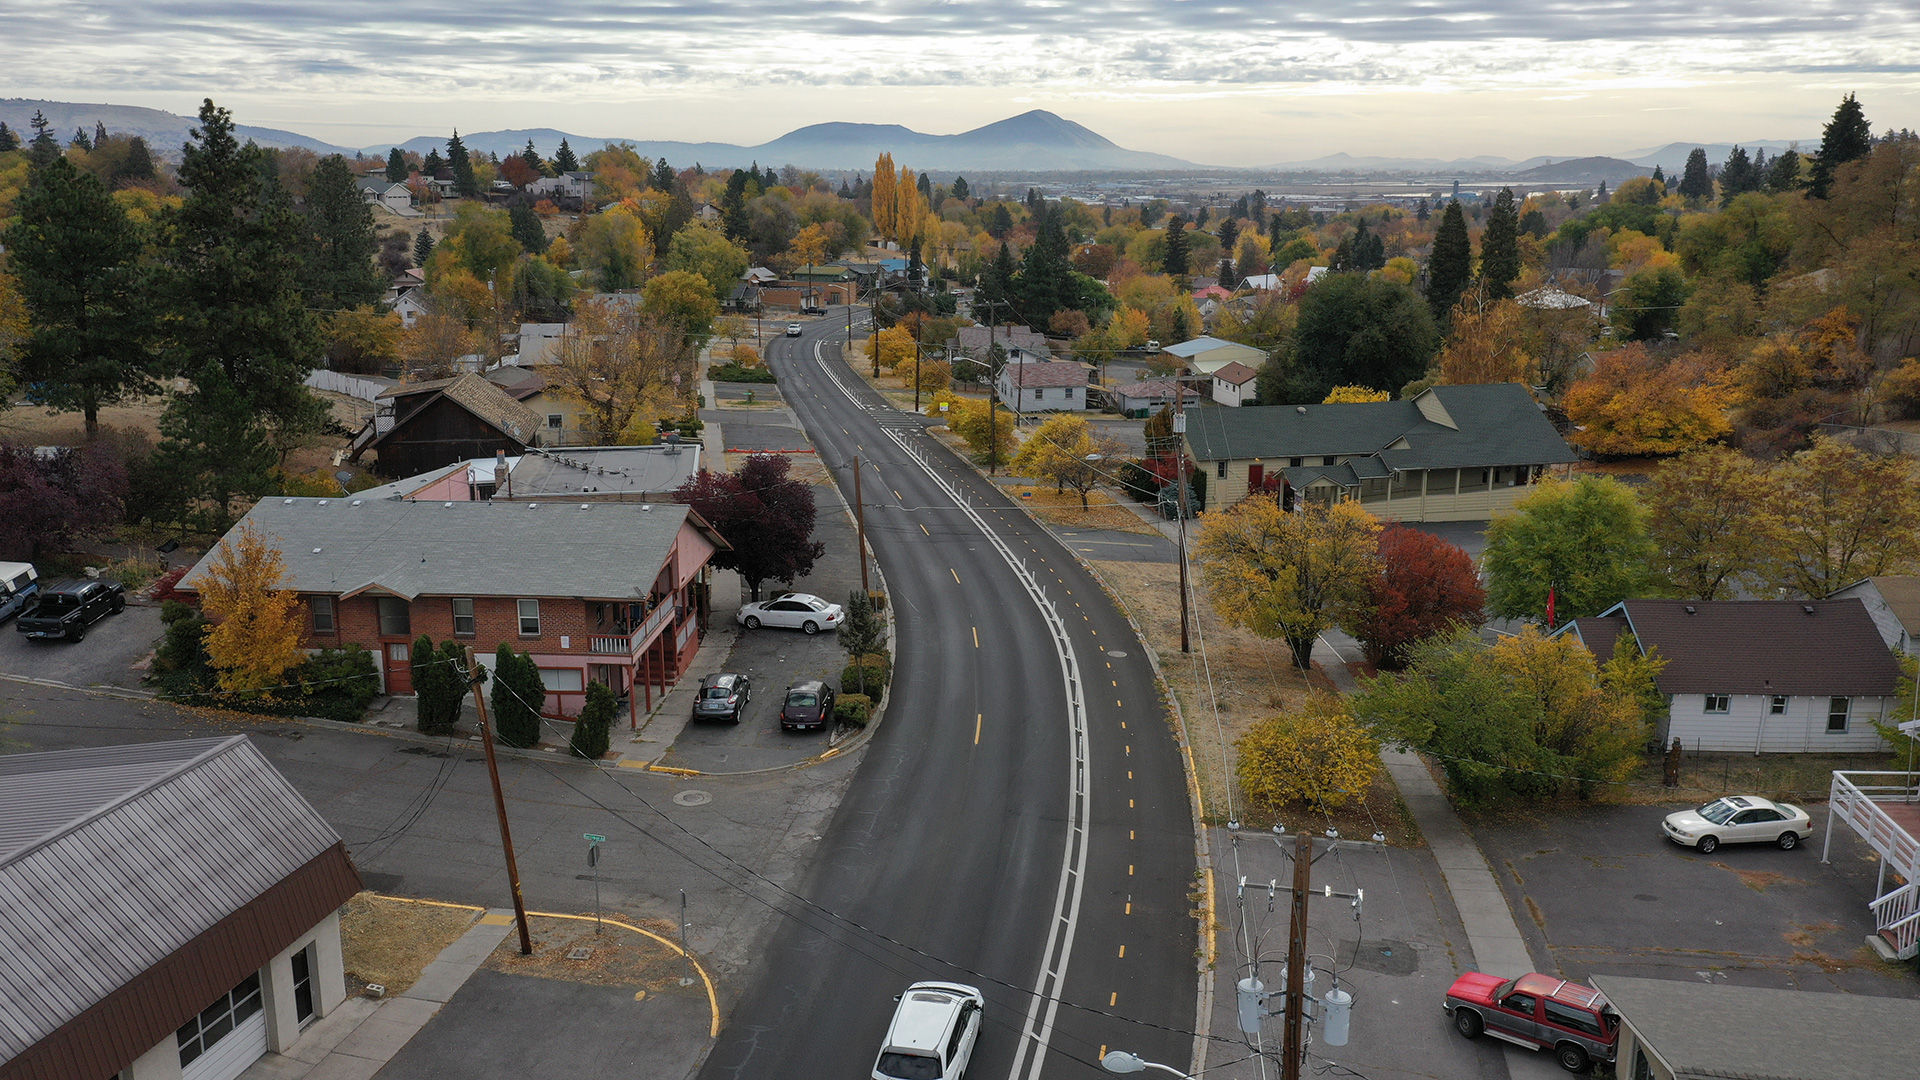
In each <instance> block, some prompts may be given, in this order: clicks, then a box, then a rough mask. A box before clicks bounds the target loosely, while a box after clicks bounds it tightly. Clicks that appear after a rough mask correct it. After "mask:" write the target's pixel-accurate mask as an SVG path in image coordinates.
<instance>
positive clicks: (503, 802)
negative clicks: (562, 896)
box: [467, 645, 533, 956]
mask: <svg viewBox="0 0 1920 1080" xmlns="http://www.w3.org/2000/svg"><path fill="white" fill-rule="evenodd" d="M479 670H480V669H479V668H478V667H477V666H475V664H474V659H473V646H471V645H469V646H467V678H468V682H469V683H470V685H472V687H473V707H474V709H475V710H476V711H478V712H479V714H480V745H481V746H483V747H485V748H486V751H487V778H488V779H490V780H492V781H493V809H494V812H495V813H496V814H498V815H499V816H500V847H501V849H502V850H503V851H505V852H506V853H507V884H509V885H511V886H512V887H513V916H514V919H515V920H516V921H517V922H518V923H519V925H520V955H521V956H532V955H533V938H532V936H531V935H530V934H528V932H527V902H526V901H525V900H523V899H521V897H520V867H519V865H518V864H516V863H515V862H514V860H513V833H512V832H511V831H510V830H509V829H508V828H507V797H506V796H505V795H504V794H502V793H501V791H500V762H499V759H497V758H496V757H494V754H493V731H492V729H491V728H489V727H488V726H487V698H486V695H485V694H483V693H481V692H480V680H479V679H477V678H474V677H473V676H474V673H476V672H478V671H479ZM494 677H495V678H499V675H498V674H497V673H496V674H495V676H494Z"/></svg>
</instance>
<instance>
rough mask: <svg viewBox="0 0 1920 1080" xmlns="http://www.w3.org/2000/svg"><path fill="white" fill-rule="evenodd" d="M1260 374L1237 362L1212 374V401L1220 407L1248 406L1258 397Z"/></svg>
mask: <svg viewBox="0 0 1920 1080" xmlns="http://www.w3.org/2000/svg"><path fill="white" fill-rule="evenodd" d="M1259 378H1260V373H1259V372H1258V371H1255V370H1254V369H1252V368H1250V367H1248V366H1247V365H1245V364H1242V363H1240V362H1239V361H1237V360H1236V361H1234V362H1233V363H1231V364H1228V365H1227V366H1226V367H1223V368H1221V369H1220V370H1218V371H1216V372H1214V373H1213V400H1215V401H1217V402H1219V403H1220V404H1222V405H1234V406H1239V405H1250V404H1252V403H1253V399H1254V398H1255V396H1257V395H1258V393H1259V390H1260V387H1259Z"/></svg>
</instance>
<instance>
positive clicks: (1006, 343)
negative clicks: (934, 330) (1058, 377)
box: [947, 323, 1053, 377]
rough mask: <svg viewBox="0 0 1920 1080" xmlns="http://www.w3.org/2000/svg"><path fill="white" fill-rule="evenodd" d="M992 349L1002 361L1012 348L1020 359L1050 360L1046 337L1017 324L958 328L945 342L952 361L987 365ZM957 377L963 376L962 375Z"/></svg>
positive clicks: (1050, 351) (1051, 353)
mask: <svg viewBox="0 0 1920 1080" xmlns="http://www.w3.org/2000/svg"><path fill="white" fill-rule="evenodd" d="M995 349H998V350H999V351H1000V358H1001V360H1002V361H1003V362H1004V361H1005V360H1007V358H1008V357H1009V356H1010V355H1012V351H1013V350H1016V349H1017V350H1019V351H1020V353H1021V354H1022V355H1023V356H1028V357H1040V358H1043V359H1047V360H1051V359H1053V349H1052V347H1051V346H1049V345H1048V344H1047V336H1046V335H1045V334H1042V333H1039V332H1037V331H1034V330H1030V329H1028V328H1027V327H1025V326H1021V325H1019V324H1018V323H1009V324H1007V325H1005V326H962V327H960V328H959V329H958V330H957V331H956V332H955V336H954V337H950V338H948V339H947V355H948V356H949V357H953V358H959V357H965V358H967V359H969V360H974V361H978V362H979V363H982V364H986V363H991V362H992V354H993V351H994V350H995ZM960 374H961V375H962V377H965V375H964V373H960Z"/></svg>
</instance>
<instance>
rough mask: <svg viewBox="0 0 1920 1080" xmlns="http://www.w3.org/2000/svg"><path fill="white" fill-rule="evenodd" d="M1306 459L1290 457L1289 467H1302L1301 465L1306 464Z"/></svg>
mask: <svg viewBox="0 0 1920 1080" xmlns="http://www.w3.org/2000/svg"><path fill="white" fill-rule="evenodd" d="M1306 460H1307V459H1306V458H1297V457H1296V458H1288V459H1287V468H1289V469H1297V468H1299V467H1300V466H1301V465H1303V464H1305V463H1306Z"/></svg>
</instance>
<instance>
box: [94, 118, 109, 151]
mask: <svg viewBox="0 0 1920 1080" xmlns="http://www.w3.org/2000/svg"><path fill="white" fill-rule="evenodd" d="M106 141H107V122H106V121H105V120H96V121H94V122H93V145H94V147H95V148H96V149H97V148H99V147H101V146H104V145H106Z"/></svg>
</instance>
